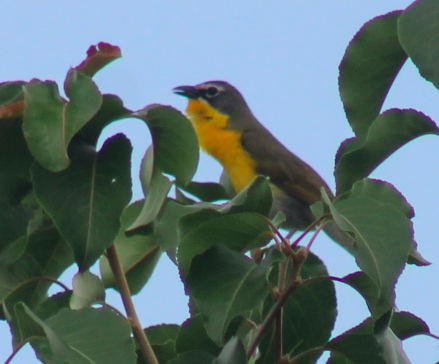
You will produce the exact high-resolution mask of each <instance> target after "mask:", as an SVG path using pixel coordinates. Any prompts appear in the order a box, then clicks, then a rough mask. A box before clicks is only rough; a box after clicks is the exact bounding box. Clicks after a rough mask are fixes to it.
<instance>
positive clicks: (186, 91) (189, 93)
mask: <svg viewBox="0 0 439 364" xmlns="http://www.w3.org/2000/svg"><path fill="white" fill-rule="evenodd" d="M172 91H173V92H174V93H176V94H177V95H181V96H186V97H188V98H190V99H197V98H198V97H199V96H200V92H199V91H198V90H197V89H196V88H195V87H194V86H178V87H175V88H173V89H172Z"/></svg>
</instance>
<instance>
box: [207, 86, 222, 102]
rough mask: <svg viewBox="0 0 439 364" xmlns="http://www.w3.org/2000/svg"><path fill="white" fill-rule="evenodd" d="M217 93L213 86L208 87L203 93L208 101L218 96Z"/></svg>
mask: <svg viewBox="0 0 439 364" xmlns="http://www.w3.org/2000/svg"><path fill="white" fill-rule="evenodd" d="M219 93H220V91H219V90H218V88H216V87H215V86H210V87H208V88H207V89H206V91H205V94H206V97H208V98H209V99H211V98H213V97H215V96H218V94H219Z"/></svg>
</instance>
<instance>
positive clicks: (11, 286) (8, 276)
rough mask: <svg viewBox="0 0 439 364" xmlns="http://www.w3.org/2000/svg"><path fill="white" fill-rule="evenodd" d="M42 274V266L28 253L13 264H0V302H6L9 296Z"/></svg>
mask: <svg viewBox="0 0 439 364" xmlns="http://www.w3.org/2000/svg"><path fill="white" fill-rule="evenodd" d="M41 275H42V274H41V268H40V266H39V265H38V264H37V263H36V262H35V260H34V259H32V258H31V257H30V256H28V255H25V256H22V257H21V258H20V259H18V260H17V261H15V262H14V263H13V264H5V263H3V264H0V303H4V301H5V299H6V298H8V296H10V295H11V294H12V293H14V292H16V291H17V290H19V289H20V288H22V287H24V286H25V285H26V284H28V283H29V282H31V281H32V280H33V279H34V278H36V277H41ZM17 301H18V300H17ZM17 301H16V302H17ZM14 303H15V302H14Z"/></svg>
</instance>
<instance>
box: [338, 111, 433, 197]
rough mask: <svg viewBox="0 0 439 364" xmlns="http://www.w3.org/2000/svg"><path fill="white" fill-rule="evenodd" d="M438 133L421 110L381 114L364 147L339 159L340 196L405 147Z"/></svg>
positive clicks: (374, 123) (373, 125)
mask: <svg viewBox="0 0 439 364" xmlns="http://www.w3.org/2000/svg"><path fill="white" fill-rule="evenodd" d="M438 133H439V129H438V127H437V126H436V124H435V123H434V122H433V121H432V120H431V119H430V118H428V117H427V116H425V115H424V114H422V113H420V112H418V111H414V110H398V109H393V110H389V111H386V112H385V113H383V114H381V115H380V116H378V117H377V119H376V120H375V121H374V122H373V124H372V126H371V127H370V129H369V131H368V133H367V136H366V140H365V142H364V144H362V145H361V146H359V147H358V148H356V149H354V150H351V151H349V152H345V153H344V154H342V155H341V156H340V157H339V160H338V163H337V166H336V169H335V177H336V182H337V195H338V194H341V193H343V192H346V191H349V190H350V189H351V187H352V185H353V184H354V183H355V182H356V181H358V180H361V179H363V178H365V177H367V176H368V175H369V174H370V173H372V171H373V170H374V169H375V168H376V167H378V166H379V165H380V164H381V163H382V162H383V161H384V160H385V159H386V158H387V157H388V156H390V155H391V154H392V153H393V152H395V151H396V150H397V149H399V148H401V147H402V146H403V145H404V144H407V143H408V142H410V141H411V140H413V139H415V138H418V137H420V136H423V135H427V134H438Z"/></svg>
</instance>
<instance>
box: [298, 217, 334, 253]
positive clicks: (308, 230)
mask: <svg viewBox="0 0 439 364" xmlns="http://www.w3.org/2000/svg"><path fill="white" fill-rule="evenodd" d="M326 217H327V215H322V216H320V217H319V218H318V219H317V220H315V221H314V222H313V223H312V224H311V225H310V226H308V227H307V228H306V229H305V230H304V231H303V232H302V234H300V235H299V237H298V238H297V239H296V240H294V242H293V243H292V244H291V248H294V247H295V246H296V245H297V244H299V243H300V241H301V240H302V239H303V237H304V236H305V235H306V234H308V233H309V232H310V231H311V230H312V229H314V228H315V226H316V225H318V224H320V222H321V221H322V220H323V219H325V218H326Z"/></svg>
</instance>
